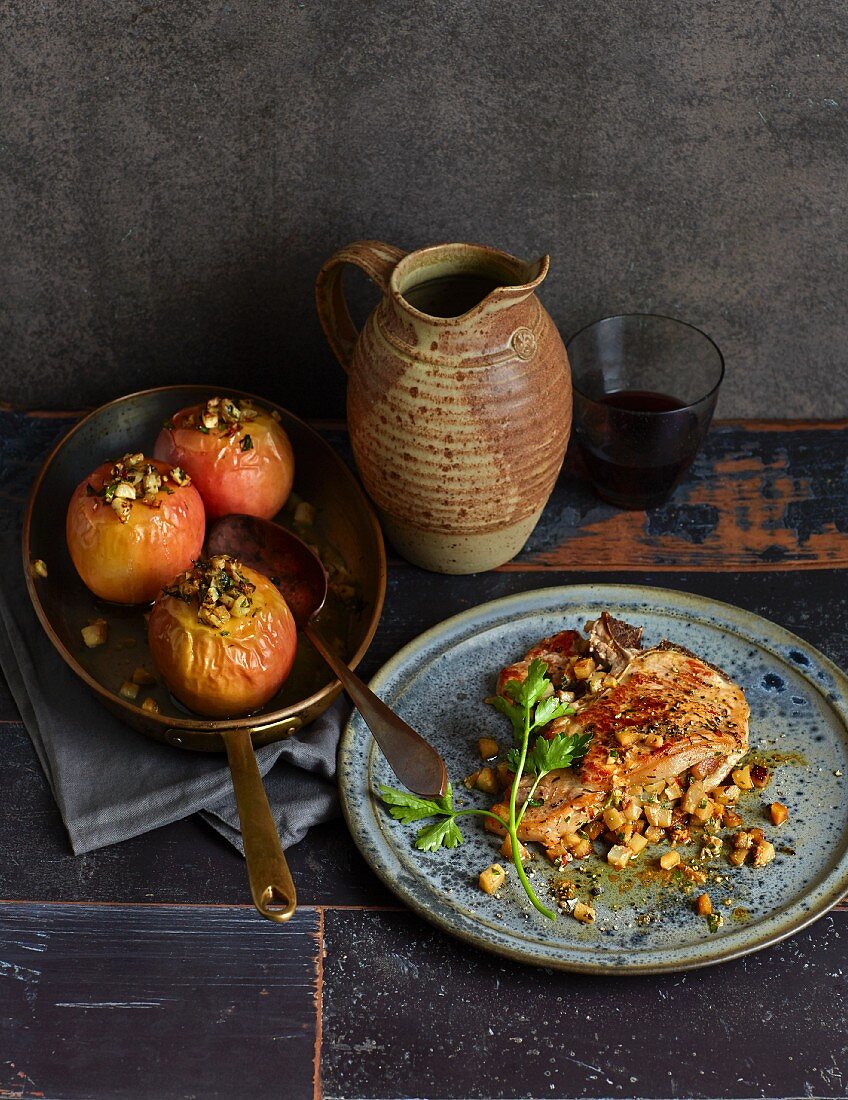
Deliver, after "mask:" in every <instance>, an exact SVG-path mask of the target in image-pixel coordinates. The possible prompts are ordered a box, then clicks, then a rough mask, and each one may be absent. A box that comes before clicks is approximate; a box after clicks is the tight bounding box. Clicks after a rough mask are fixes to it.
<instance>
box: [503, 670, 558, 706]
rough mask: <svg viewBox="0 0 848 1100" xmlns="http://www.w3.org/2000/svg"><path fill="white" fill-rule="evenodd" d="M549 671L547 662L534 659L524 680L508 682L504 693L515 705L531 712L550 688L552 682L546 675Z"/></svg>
mask: <svg viewBox="0 0 848 1100" xmlns="http://www.w3.org/2000/svg"><path fill="white" fill-rule="evenodd" d="M547 671H548V666H547V665H546V664H545V662H544V661H540V660H539V659H538V658H534V659H533V660H532V661H531V662H530V666H529V667H528V669H527V675H526V676H525V678H524V680H523V681H522V680H508V681H507V683H506V684H505V685H504V691H505V692H506V694H507V695H508V696H509V697H510V699H512V701H513V702H514V703H517V704H518V705H519V706H520V707H523V708H524V709H525V710H529V709H530V707H532V706H535V704H536V703H538V702H539V700H540V699H541V698H542V696H543V695H544V694H545V692H546V691H547V690H548V688H549V686H550V680H549V679H548V678H547V676H546V675H545V673H546V672H547Z"/></svg>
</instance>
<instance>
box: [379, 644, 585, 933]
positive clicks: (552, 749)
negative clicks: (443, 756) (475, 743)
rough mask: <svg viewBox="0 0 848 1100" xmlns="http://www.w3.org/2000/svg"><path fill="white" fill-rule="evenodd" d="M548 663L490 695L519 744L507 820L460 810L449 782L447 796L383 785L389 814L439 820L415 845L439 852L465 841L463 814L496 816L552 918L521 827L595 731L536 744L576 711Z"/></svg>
mask: <svg viewBox="0 0 848 1100" xmlns="http://www.w3.org/2000/svg"><path fill="white" fill-rule="evenodd" d="M547 671H548V666H547V665H546V664H545V662H544V661H539V660H534V661H531V663H530V666H529V668H528V670H527V676H526V678H525V679H524V680H523V681H521V680H510V681H509V682H508V683H507V684H506V685H505V687H504V695H497V696H494V697H493V698H491V699H487V702H488V703H490V704H491V705H492V706H493V707H494V708H495V709H496V710H498V711H500V713H501V714H504V715H506V717H507V718H509V720H510V722H511V723H512V731H513V739H514V742H515V744H514V746H513V748H512V749H510V751H509V753H508V754H507V763H508V764H509V767H510V769H511V770H512V772H513V773H514V774H513V780H512V786H511V788H510V792H509V814H508V817H507V820H506V821H505V820H504V819H503V818H502V817H500V816H499V815H498V814H495V813H492V812H491V811H490V810H480V809H477V808H476V807H473V808H469V809H464V810H457V809H456V808H455V807H454V804H453V792H452V790H451V787H450V785H448V789H447V792H446V793H445V794H444V795H443V796H442V797H441V798H433V799H431V798H419V797H418V795H414V794H410V793H408V792H407V791H399V790H396V789H394V788H393V787H386V786H381V787H380V796H381V798H382V800H383V802H384V803H385V804H386V805H387V806H388V808H389V813H390V814H391V815H392V817H393V818H395V820H397V821H400V822H402V823H403V824H404V825H409V824H412V823H413V822H416V821H424V820H426V819H428V818H432V817H435V818H438V819H439V820H437V821H435V822H433V823H432V824H430V825H425V826H424V827H423V828H422V829H420V830H419V832H418V834H417V836H416V838H415V847H416V848H418V849H419V850H420V851H424V852H435V851H437V850H438V849H439V848H456V847H457V846H458V845H459V844H462V833H461V832H460V829H459V825H458V824H457V818H459V817H464V816H468V815H476V816H478V817H491V818H492V819H493V820H495V821H497V822H498V824H499V825H501V826H502V827H503V828H504V829H506V831H507V833H508V835H509V837H510V843H511V847H512V860H513V863H514V864H515V870H516V872H517V874H518V878H519V880H520V882H521V885H522V886H523V887H524V890H525V891H526V893H527V896H528V897H529V898H530V901H531V902H532V903H533V905H534V906H535V907H536V908H537V909H538V910H539V912H540V913H542V914H544V916H546V917H548V918H550V920H556V913H554V912H553V911H552V910H551V909H548V908H547V907H546V906H545V905H543V904H542V902H541V901H540V900H539V898H538V897H537V896H536V893H535V891H534V890H533V887H532V886H531V885H530V883H529V882H528V880H527V875H526V874H525V871H524V866H523V864H522V862H521V855H520V853H521V846H520V844H519V841H518V828H519V826H520V825H521V820H522V818H523V817H524V813H525V811H526V809H527V807H528V806H537V805H539V803H538V802H537V801H536V800H534V798H533V795H534V794H535V792H536V788H537V787H538V785H539V783H540V782H541V780H542V779H543V778H544V777H545V776H546V775H547V774H548V773H549V772H552V771H553V770H554V769H556V768H568V767H571V765H572V764H574V763H576V762H577V761H578V760H580V759H581V758H582V757H583V756H584V755H585V753H586V750H587V748H588V746H589V741H590V739H591V735H590V734H587V733H577V734H564V733H558V734H555V735H554V736H553V737H551V738H547V737H545V736H543V735H540V736H537V738H536V741H535V742H534V744H533V746H532V748H531V747H530V738H531V736H532V734H533V733H536V732H537V731H540V730H542V729H543V728H544V727H546V726H548V725H549V724H550V723H551V722H553V721H554V720H555V719H556V718H561V717H563V716H564V715H566V714H573V713H574V708H573V707H571V706H569V705H568V704H567V703H561V702H560V701H559V700H558V699H557V698H556V696H555V695H554V694H553V685H552V684H551V681H550V680H549V679H548V676H547ZM525 774H529V775H532V776H534V779H533V782H532V783H531V785H530V790H529V791H528V793H527V796H526V798H525V799H524V801H523V803H522V805H521V808H520V809H517V805H516V804H517V801H518V788H519V786H520V784H521V779H522V776H524V775H525Z"/></svg>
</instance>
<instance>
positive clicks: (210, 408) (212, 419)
mask: <svg viewBox="0 0 848 1100" xmlns="http://www.w3.org/2000/svg"><path fill="white" fill-rule="evenodd" d="M258 415H259V409H257V408H256V406H255V405H254V404H253V402H252V401H250V400H248V399H247V398H243V399H242V400H241V401H240V402H236V401H235V400H234V398H232V397H210V398H209V400H208V401H207V402H206V404H205V405H201V406H200V408H198V409H193V410H191V411H189V412H185V413H183V414H182V415H181V417H180V421H179V425H177V424H176V422H175V421H174V420H166V421H165V423H164V425H163V426H164V427H165V428H175V427H177V426H179V427H180V428H193V429H194V430H195V431H198V432H202V433H203V434H204V435H209V434H211V433H215V434H216V435H220V436H236V435H237V436H238V437H239V440H240V444H239V445H240V447H241V449H242V450H243V451H250V450H253V440H252V439H251V437H250V435H249V433H248V431H247V429H248V428H249V426H250V422H251V421H252V420H255V419H256V417H257V416H258ZM271 415H272V416H273V417H274V419H277V414H276V413H272V414H271Z"/></svg>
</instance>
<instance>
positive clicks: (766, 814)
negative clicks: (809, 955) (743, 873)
mask: <svg viewBox="0 0 848 1100" xmlns="http://www.w3.org/2000/svg"><path fill="white" fill-rule="evenodd" d="M586 631H587V633H588V635H589V636H588V638H584V637H582V636H581V635H580V633H579V632H578V631H573V630H568V631H562V632H561V633H559V634H557V635H554V636H552V637H549V638H545V639H543V640H542V641H540V642H539V643H537V644H536V645H534V646H533V647H532V648H531V649H530V650H529V651H528V653H527V654H526V655H525V657H524V658H523V659H521V660H519V661H517V662H515V663H514V664H512V665H510V666H508V667H507V668H505V669H504V670H503V671H502V672H501V674H500V676H499V678H498V684H497V692H496V694H495V695H494V696H493V697H492V698H490V699H488V700H487V702H489V703H490V704H491V705H492V706H494V707H495V708H496V709H497V710H498V711H499V712H500V713H501V714H503V715H504V716H505V717H507V718H508V719H509V722H510V725H511V727H512V745H511V746H510V747H507V748H505V749H504V750H502V749H501V746H500V745H499V744H498V742H497V741H495V740H494V739H493V738H491V737H483V738H480V739H479V740H478V742H477V746H478V751H479V755H480V757H481V758H482V760H483V761H485V765H484V767H482V768H480V769H479V770H477V771H475V772H473V773H471V774H470V775H469V776H467V777H466V779H465V781H464V782H465V787H466V788H467V789H469V790H474V791H480V792H483V793H484V794H487V795H489V796H492V797H494V798H495V799H496V801H495V804H494V805H493V806H491V808H489V809H480V808H478V807H465V808H459V807H455V806H454V803H453V793H452V791H451V789H450V788H449V789H448V792H447V794H446V795H445V796H444V797H443V798H441V799H433V800H431V799H421V798H417V797H416V796H414V795H409V794H406V793H405V792H401V791H396V790H393V789H391V788H389V787H381V796H382V798H383V801H384V802H385V803H386V804H387V806H388V808H389V812H390V814H391V815H392V816H393V817H394V818H395V819H397V820H399V821H401V822H403V823H410V822H414V821H425V820H426V819H427V818H436V821H435V822H434V823H432V824H427V825H424V827H423V828H421V829H420V831H419V833H418V835H417V838H416V842H415V844H416V847H417V848H418V849H420V850H423V851H434V850H436V849H438V848H440V847H447V848H453V847H455V846H457V845H458V844H461V843H462V834H461V833H460V831H459V827H458V819H459V818H460V817H463V816H479V817H481V818H482V819H483V822H484V824H485V828H486V829H487V830H488V831H490V832H492V833H495V834H497V835H498V836H499V837H501V838H503V843H502V846H501V847H500V849H499V854H500V855H501V856H503V857H505V858H507V859H509V860H510V861H511V862H512V865H513V867H514V870H515V874H516V875H517V878H518V881H519V883H520V885H521V887H522V888H523V889H524V891H525V892H526V894H527V896H528V897H529V899H530V901H531V902H532V904H533V905H534V906H535V908H536V909H537V910H538V911H539V912H540V913H542V914H543V915H544V916H546V917H548V918H550V919H551V920H555V919H556V916H557V912H561V913H566V914H569V915H571V916H572V917H574V919H576V920H577V921H579V922H581V923H583V924H592V923H594V922H595V921H596V919H597V916H598V909H597V907H598V905H599V902H598V901H597V900H596V899H598V898H599V897H600V896H601V895H602V894H603V893H604V888H603V887H602V886H601V885H600V883H599V881H598V879H599V877H600V872H595V871H592V870H591V868H592V866H593V863H592V859H591V858H590V857H595V858H596V859H598V858H600V859H601V860H602V861H603V863H604V865H605V868H606V869H605V871H604V872H603V873H604V874H605V875H606V876H608V877H609V876H610V875H611V876H612V877H611V878H610V879H609V884H608V888H616V889H618V890H619V892H620V891H621V890H625V889H627V890H629V889H631V888H632V886H633V885H634V882H635V881H636V880H638V882H639V883H640V884H641V885H643V886H656V885H659V886H662V887H672V886H673V887H677V888H679V889H680V890H681V891H682V893H683V894H684V895H688V894H689V893H690V892H692V891H693V890H697V898H696V899H695V900H694V903H693V912H694V913H695V914H696V915H697V916H699V917H701V918H703V919H704V921H705V927H706V928H707V929H708V930H709V931H710V932H716V931H717V930H718V929H719V928H720V927H721V926H722V924H723V917H722V915H721V913H720V912H719V911H718V910H717V909H716V905H717V904H718V894H719V893H720V892H725V893H726V892H727V887H725V886H723V885H722V884H723V883H724V882H725V880H726V879H727V878H728V877H729V876H731V875H732V874H733V870H732V869H733V868H740V867H742V866H743V864H747V865H748V866H750V867H752V868H756V869H761V868H765V867H767V866H768V865H769V864H770V863H771V862H772V861H773V860H774V859H775V857H776V848H775V844H774V838H773V837H772V838H771V839H770V838H769V837H768V836H766V833H765V831H764V828H762V827H761V826H762V825H765V826H766V828H768V827H769V826H771V827H772V828H775V829H776V828H779V827H780V826H781V825H782V824H783V823H784V822H786V821H787V819H788V816H789V811H788V809H787V807H786V806H785V805H783V804H782V803H780V802H771V803H768V804H766V803H762V804H760V803H759V802H758V804H757V805H756V806H753V807H746V808H747V809H748V811H749V813H750V811H751V810H753V812H754V814H755V815H756V821H757V822H759V824H756V823H755V824H753V826H752V825H751V824H746V822H745V820H744V819H743V816H742V814H741V813H740V812H739V807H740V803H741V802H742V801H745V799H746V796H747V794H748V792H750V796H751V798H754V797H756V796H757V795H758V792H760V791H762V790H763V789H764V788H765V787H766V786H767V785H768V783H769V780H770V778H771V772H770V769H769V768H768V767H766V766H765V764H763V763H762V762H760V761H758V760H752V761H751V762H750V763H746V762H744V760H743V758H744V757H746V755H747V753H748V749H749V746H748V717H749V708H748V704H747V702H746V700H745V696H744V694H743V692H742V689H741V688H740V687H739V686H738V685H737V684H735V683H734V682H733V681H732V680H731V679H730V678H729V677H728V676H726V675H725V673H723V672H722V671H721V670H720V669H718V668H716V667H715V666H713V665H711V664H709V663H708V662H706V661H703V660H701V659H700V658H698V657H697V656H695V654H693V653H691V652H690V651H689V650H686V649H684V648H683V647H681V646H678V645H675V644H672V643H670V642H662V643H660V645H658V646H655V647H653V648H650V649H643V648H642V647H641V633H642V632H641V630H640V629H637V628H635V627H632V626H630V625H629V624H627V623H621V622H619V621H618V620H615V619H613V618H612V617H611V616H610V615H608V614H607V613H606V612H604V613H603V614H602V615H601V616H600V617H599V619H597V620H596V621H594V622H591V623H588V624H587V627H586ZM527 844H536V845H539V846H541V848H542V849H543V850H544V852H545V854H546V855H547V857H548V859H549V860H550V861H551V863H552V864H553V865H554V867H555V868H556V870H557V871H558V872H561V873H564V872H566V871H570V872H571V873H572V875H573V873H574V872H575V871H579V872H580V874H579V876H578V878H580V879H582V886H583V887H584V896H583V897H581V896H580V892H579V890H578V886H577V884H576V882H575V881H574V879H573V878H572V877H565V876H564V875H563V877H556V876H555V877H553V878H551V880H550V881H549V882H548V884H547V886H548V890H549V893H550V897H551V899H552V907H551V905H549V904H547V903H546V901H543V900H542V899H541V898H540V897H539V894H538V892H537V890H536V889H534V887H533V885H531V883H530V881H529V878H530V877H533V875H534V870H533V869H532V864H533V861H534V860H535V859H536V854H535V850H534V849H531V848H528V847H527V846H526V845H527ZM583 861H586V862H585V863H584V862H583ZM594 866H595V867H597V866H598V864H597V863H595V864H594ZM625 868H626V869H628V873H627V875H625V876H623V877H619V876H621V873H622V872H623V871H624V870H625ZM528 870H529V876H528ZM498 872H500V873H498ZM633 876H636V879H634V877H633ZM507 882H508V875H507V873H506V870H505V869H504V868H503V867H502V866H501V865H500V864H492V865H490V866H489V867H487V868H486V869H485V870H484V871H483V872H482V873H481V875H480V888H481V890H483V891H484V892H485V893H487V894H492V893H496V892H497V890H498V889H499V888H500V887H501V886H503V885H505V884H506V883H507ZM610 884H614V885H610ZM706 886H709V887H710V888H711V889H714V888H715V889H714V893H715V899H714V898H713V897H711V896H710V894H709V893H707V892H706V890H705V887H706ZM586 888H588V889H586ZM721 904H723V905H726V906H729V905H731V904H733V899H732V898H725V899H724V900H723V901H722V902H721ZM744 912H745V910H743V909H741V908H740V907H738V906H737V907H736V909H734V910H733V916H734V919H742V918H741V917H739V916H738V915H737V914H738V913H744ZM653 919H654V914H652V913H651V912H648V913H646V914H642V915H641V916H640V917H639V918H638V919H637V923H640V924H644V925H647V924H648V923H650V922H651V920H653Z"/></svg>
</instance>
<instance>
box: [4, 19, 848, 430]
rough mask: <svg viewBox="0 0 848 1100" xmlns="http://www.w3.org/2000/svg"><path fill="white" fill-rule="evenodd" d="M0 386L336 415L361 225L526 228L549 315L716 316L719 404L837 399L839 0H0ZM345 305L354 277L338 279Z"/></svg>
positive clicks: (843, 403)
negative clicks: (64, 0) (343, 317)
mask: <svg viewBox="0 0 848 1100" xmlns="http://www.w3.org/2000/svg"><path fill="white" fill-rule="evenodd" d="M0 23H2V25H0V39H1V41H0V70H2V77H3V79H2V82H0V97H2V102H0V171H2V181H3V182H2V193H0V218H2V232H0V290H1V291H2V293H0V397H1V398H3V399H5V400H9V401H13V402H16V403H20V404H23V405H26V406H35V405H38V406H59V405H65V406H67V405H72V406H77V405H81V404H87V403H92V402H96V401H100V400H103V399H106V398H109V397H111V396H114V395H117V394H118V393H121V392H125V391H128V390H131V389H134V388H140V387H143V386H148V385H154V384H160V383H167V382H170V381H189V380H205V379H214V380H221V381H223V380H224V379H231V380H232V381H234V382H236V381H237V382H238V384H239V385H242V386H244V387H252V388H255V389H257V390H259V391H262V392H266V393H268V394H269V395H271V396H274V397H276V398H278V399H279V400H281V401H283V402H284V403H286V404H288V405H289V406H290V407H292V408H293V409H295V410H297V411H300V412H302V413H306V414H311V415H321V414H324V415H329V414H333V415H335V414H338V413H339V412H340V411H341V410H342V408H343V395H344V385H343V378H342V375H341V372H340V370H339V369H338V368H337V366H336V365H335V363H334V361H333V360H332V359H331V356H330V354H329V352H328V350H327V349H326V347H325V345H324V342H323V338H322V335H321V332H320V329H319V326H318V323H317V319H316V316H315V310H314V305H313V298H312V283H313V279H314V276H315V273H316V271H317V268H318V267H319V266H320V263H321V262H322V260H323V259H324V258H326V257H327V256H328V255H329V254H330V253H331V252H332V251H333V250H334V249H335V248H337V247H338V246H340V245H342V244H345V243H347V242H348V241H349V240H351V239H355V238H357V237H378V238H382V239H385V240H388V241H390V242H392V243H394V244H398V245H402V246H404V247H414V246H418V245H422V244H426V243H432V242H434V241H438V240H446V239H452V240H462V239H465V240H474V241H483V242H487V243H491V244H495V245H498V246H500V247H503V248H505V249H507V250H509V251H511V252H514V253H516V254H518V255H521V256H524V257H530V256H532V255H536V254H538V253H540V252H542V251H549V252H550V253H551V255H552V261H553V266H552V273H551V276H550V279H549V281H548V284H547V286H546V287H545V288H544V292H543V298H544V301H545V303H546V305H547V306H548V308H549V309H550V311H551V313H552V314H553V316H554V318H555V320H556V321H557V322H558V324H559V325H560V327H561V329H562V331H563V333H564V334H565V335H568V334H570V333H571V332H573V331H574V330H575V329H576V328H578V327H580V326H581V325H582V324H584V323H585V322H587V321H589V320H592V319H594V318H595V317H597V316H600V315H603V314H606V313H612V312H619V311H622V310H628V309H640V310H657V311H660V312H666V313H671V314H674V315H677V316H680V317H683V318H686V319H688V320H690V321H693V322H694V323H696V324H700V325H702V326H703V327H704V328H706V330H707V331H708V332H710V333H711V334H712V335H713V336H714V337H715V339H716V340H717V341H718V343H719V344H720V345H721V347H722V348H723V350H724V351H725V353H726V357H727V360H728V370H729V376H728V380H727V383H726V386H725V391H724V394H723V397H722V401H721V405H720V412H721V413H723V414H724V415H725V416H728V415H729V416H733V415H757V414H762V415H775V414H785V415H799V414H813V415H823V416H824V415H834V414H843V415H844V414H848V371H846V355H845V345H846V336H848V320H846V307H845V303H846V301H848V263H846V259H848V255H846V253H848V249H847V248H846V227H848V216H846V215H848V210H846V207H848V201H846V180H848V127H846V108H848V89H846V50H845V44H846V37H845V35H846V30H848V20H847V19H846V5H845V3H844V0H818V2H816V3H813V2H808V3H793V2H791V0H784V2H778V0H774V2H773V3H760V2H758V0H740V2H731V0H728V2H724V0H722V2H711V3H710V2H704V0H657V2H654V3H652V2H649V0H632V2H629V3H613V2H609V3H604V2H601V0H583V2H555V0H544V2H538V3H531V2H528V0H515V2H512V3H503V2H498V3H488V2H483V0H477V2H473V0H453V2H444V3H437V2H435V0H416V2H415V3H407V2H402V0H383V2H381V3H343V2H333V0H322V2H319V0H303V2H301V3H291V2H277V3H274V2H271V0H232V2H226V3H221V2H217V3H210V2H209V0H179V2H176V0H174V2H171V3H157V2H147V3H144V2H142V0H135V2H133V0H112V2H107V0H98V2H96V3H94V2H91V3H88V2H85V0H83V2H81V3H78V4H71V5H68V4H60V3H58V2H56V0H45V2H42V0H18V2H15V0H6V3H5V4H3V6H2V13H0ZM352 282H354V284H355V286H354V289H355V291H356V294H357V296H358V297H359V299H360V302H361V304H364V303H365V302H366V301H368V300H369V299H368V296H367V294H366V292H365V289H364V287H363V286H360V285H358V284H357V283H356V280H352Z"/></svg>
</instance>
